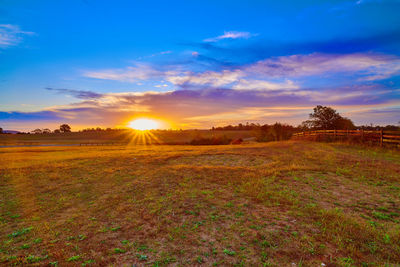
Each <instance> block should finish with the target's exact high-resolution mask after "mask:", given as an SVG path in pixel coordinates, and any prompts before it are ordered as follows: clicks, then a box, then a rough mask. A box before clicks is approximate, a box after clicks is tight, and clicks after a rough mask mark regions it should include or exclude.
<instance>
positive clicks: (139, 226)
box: [0, 141, 400, 266]
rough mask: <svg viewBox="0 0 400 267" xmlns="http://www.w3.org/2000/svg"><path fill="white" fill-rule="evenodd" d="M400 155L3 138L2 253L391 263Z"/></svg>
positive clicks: (97, 262) (398, 213) (399, 212)
mask: <svg viewBox="0 0 400 267" xmlns="http://www.w3.org/2000/svg"><path fill="white" fill-rule="evenodd" d="M399 207H400V153H399V152H398V151H394V150H384V149H380V148H363V147H358V146H348V145H343V144H324V143H307V142H292V141H291V142H277V143H268V144H251V145H249V144H248V145H236V146H200V147H199V146H196V147H193V146H131V147H121V146H119V147H117V146H115V147H82V148H79V147H54V148H3V149H1V150H0V212H1V214H0V241H1V243H0V244H1V245H0V260H1V262H2V263H3V264H5V265H12V264H32V265H49V264H50V263H51V264H53V265H55V264H57V265H59V266H65V265H68V266H69V265H77V266H78V265H87V266H89V265H92V266H109V265H114V266H121V265H124V264H126V265H127V266H128V265H129V266H131V265H132V264H136V265H138V266H141V265H146V266H147V265H148V266H163V265H189V266H193V265H206V266H210V265H221V266H226V265H238V266H263V265H264V266H292V264H293V263H294V264H296V266H300V265H302V266H320V265H321V263H324V264H326V266H361V265H364V266H382V265H384V264H399V263H400V228H399V226H398V225H399V219H400V208H399Z"/></svg>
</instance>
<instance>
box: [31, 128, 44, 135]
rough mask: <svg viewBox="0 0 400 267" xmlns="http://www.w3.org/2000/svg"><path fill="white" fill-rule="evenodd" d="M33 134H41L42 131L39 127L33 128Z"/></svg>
mask: <svg viewBox="0 0 400 267" xmlns="http://www.w3.org/2000/svg"><path fill="white" fill-rule="evenodd" d="M32 133H33V134H41V133H43V131H42V130H41V129H35V130H33V131H32Z"/></svg>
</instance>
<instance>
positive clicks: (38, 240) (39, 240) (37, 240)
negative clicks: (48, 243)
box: [33, 238, 43, 244]
mask: <svg viewBox="0 0 400 267" xmlns="http://www.w3.org/2000/svg"><path fill="white" fill-rule="evenodd" d="M42 241H43V239H41V238H36V239H35V240H33V243H35V244H39V243H42Z"/></svg>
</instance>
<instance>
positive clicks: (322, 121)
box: [302, 105, 355, 130]
mask: <svg viewBox="0 0 400 267" xmlns="http://www.w3.org/2000/svg"><path fill="white" fill-rule="evenodd" d="M302 127H303V128H312V129H322V130H328V129H354V128H355V126H354V124H353V122H352V121H351V120H350V119H348V118H344V117H342V116H341V115H340V114H339V113H338V112H337V111H336V110H334V109H333V108H331V107H324V106H320V105H318V106H316V107H315V108H314V112H313V113H311V114H310V120H307V121H304V122H303V123H302Z"/></svg>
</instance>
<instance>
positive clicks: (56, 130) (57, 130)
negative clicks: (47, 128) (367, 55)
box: [53, 129, 61, 134]
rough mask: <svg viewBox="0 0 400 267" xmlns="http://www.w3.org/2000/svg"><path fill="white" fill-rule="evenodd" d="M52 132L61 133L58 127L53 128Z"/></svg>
mask: <svg viewBox="0 0 400 267" xmlns="http://www.w3.org/2000/svg"><path fill="white" fill-rule="evenodd" d="M53 133H56V134H58V133H61V131H60V130H59V129H55V130H54V131H53Z"/></svg>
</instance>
